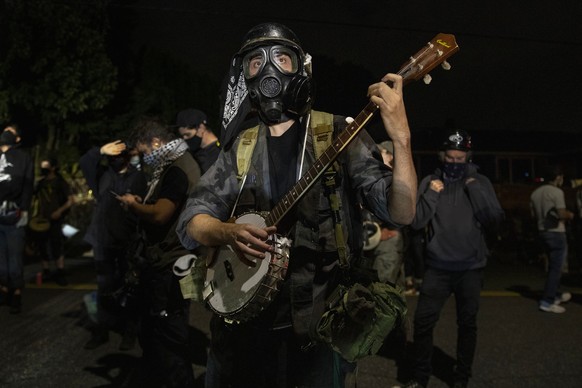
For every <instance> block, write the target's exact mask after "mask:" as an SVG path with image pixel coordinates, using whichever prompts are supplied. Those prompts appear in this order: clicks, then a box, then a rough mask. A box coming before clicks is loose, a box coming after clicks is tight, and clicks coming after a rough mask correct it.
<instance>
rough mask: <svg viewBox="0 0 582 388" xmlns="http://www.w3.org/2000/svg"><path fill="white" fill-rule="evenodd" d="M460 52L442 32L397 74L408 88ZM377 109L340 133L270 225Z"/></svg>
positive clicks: (269, 222) (365, 111)
mask: <svg viewBox="0 0 582 388" xmlns="http://www.w3.org/2000/svg"><path fill="white" fill-rule="evenodd" d="M458 50H459V46H458V45H457V42H456V41H455V37H454V35H450V34H443V33H440V34H438V35H437V36H435V37H434V38H433V39H432V40H431V41H430V42H429V43H428V44H427V45H426V46H425V47H423V48H422V49H421V50H419V51H418V52H417V53H416V54H415V55H413V56H411V57H410V59H409V60H408V61H407V62H406V63H405V64H404V65H403V66H402V67H401V68H400V70H399V71H398V73H397V74H398V75H400V76H402V79H403V84H404V85H406V84H408V83H409V82H411V81H415V80H418V79H420V78H422V77H425V76H428V73H429V72H430V71H431V70H432V69H434V68H435V67H436V66H437V65H439V64H441V63H442V64H443V68H445V69H446V70H448V68H450V66H448V63H446V62H445V61H446V60H447V58H449V57H450V56H451V55H453V54H454V53H456V52H457V51H458ZM447 66H448V68H447ZM429 82H430V80H429V79H428V78H426V77H425V83H429ZM377 110H378V106H377V105H376V104H374V103H372V102H369V103H368V104H367V105H366V107H365V108H364V109H363V110H362V111H361V112H360V113H359V114H358V116H357V117H356V118H355V119H354V120H353V121H352V122H351V123H349V124H348V126H347V127H346V128H344V129H343V130H342V131H341V132H340V133H339V134H338V136H337V137H336V138H335V139H334V140H333V142H332V144H331V145H330V146H329V147H328V148H327V149H326V150H325V151H324V152H323V154H322V155H321V156H319V158H317V160H316V161H315V162H314V163H313V165H312V166H311V167H310V168H309V169H308V170H307V171H306V172H305V174H304V175H303V176H302V177H301V179H299V180H298V181H297V182H296V183H295V184H294V185H293V187H291V189H290V190H289V191H288V192H287V193H286V194H285V195H284V196H283V198H281V200H280V201H279V202H278V203H277V205H275V207H274V208H273V209H272V210H271V211H270V212H269V214H268V215H267V216H266V217H265V221H266V224H267V225H278V224H279V223H280V222H281V221H282V220H283V218H284V217H285V216H286V215H287V214H288V213H289V211H290V210H291V209H292V208H293V207H294V206H295V205H296V204H297V203H298V202H299V200H300V199H301V198H302V197H303V196H304V195H305V193H306V192H307V191H308V190H309V189H310V188H311V187H312V186H313V185H314V184H315V182H317V181H318V180H319V178H320V177H321V175H322V174H323V173H324V172H325V171H326V170H327V169H328V168H329V167H330V166H331V165H332V163H333V162H334V161H335V160H336V159H337V158H338V156H339V155H340V153H341V152H342V151H343V150H344V149H345V148H346V147H347V146H348V145H349V144H350V143H351V141H352V140H353V139H354V138H355V137H356V136H357V135H358V133H360V131H361V130H362V129H363V128H364V126H365V125H366V124H367V123H368V121H369V120H370V119H371V118H372V116H373V115H374V113H375V112H376V111H377Z"/></svg>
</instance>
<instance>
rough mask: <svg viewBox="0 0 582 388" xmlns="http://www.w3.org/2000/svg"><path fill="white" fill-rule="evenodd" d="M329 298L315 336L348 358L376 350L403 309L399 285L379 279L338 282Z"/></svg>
mask: <svg viewBox="0 0 582 388" xmlns="http://www.w3.org/2000/svg"><path fill="white" fill-rule="evenodd" d="M329 300H330V301H331V302H329V304H328V306H329V308H328V309H327V311H326V312H325V313H324V314H323V315H322V317H321V318H320V320H319V322H318V324H317V327H316V331H317V335H318V337H319V338H318V339H319V340H320V341H323V342H325V343H327V344H328V345H329V346H330V347H331V348H332V349H333V350H335V351H336V352H338V353H339V354H340V355H341V356H342V357H343V358H345V359H346V360H348V361H351V362H354V361H357V360H359V359H361V358H363V357H366V356H372V355H374V354H376V353H377V352H378V350H379V349H380V347H381V346H382V344H383V342H384V340H385V339H386V337H387V336H388V335H389V334H390V332H391V331H392V330H394V329H395V328H396V327H399V326H400V325H402V323H403V321H404V317H405V316H406V312H407V307H406V299H405V298H404V292H403V290H402V288H401V287H398V286H392V285H390V284H386V283H381V282H372V283H370V285H368V286H367V287H366V286H364V285H362V284H360V283H355V284H354V285H352V286H350V287H345V286H339V287H338V288H337V289H336V290H335V291H334V294H333V295H332V297H330V298H329Z"/></svg>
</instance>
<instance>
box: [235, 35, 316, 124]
mask: <svg viewBox="0 0 582 388" xmlns="http://www.w3.org/2000/svg"><path fill="white" fill-rule="evenodd" d="M301 60H302V58H301V57H300V55H299V54H298V53H297V51H296V50H294V49H292V48H290V47H287V46H284V45H272V46H259V47H255V48H253V49H252V50H250V51H248V52H247V53H246V54H244V57H243V72H244V77H245V80H246V85H247V88H248V91H249V97H250V100H251V103H252V105H253V106H254V107H255V108H256V109H257V110H258V111H259V115H260V116H261V119H262V120H263V121H265V122H266V123H267V124H277V123H281V122H285V121H287V120H289V119H291V118H292V119H297V118H298V117H300V116H302V115H304V114H305V113H307V111H308V110H309V108H310V106H311V94H312V87H311V79H310V77H308V76H307V75H305V72H304V64H303V63H301Z"/></svg>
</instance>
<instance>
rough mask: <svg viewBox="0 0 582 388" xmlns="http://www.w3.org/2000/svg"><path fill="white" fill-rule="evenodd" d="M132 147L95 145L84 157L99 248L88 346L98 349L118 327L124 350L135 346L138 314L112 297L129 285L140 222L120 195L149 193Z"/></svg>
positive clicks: (93, 239) (91, 239) (93, 238)
mask: <svg viewBox="0 0 582 388" xmlns="http://www.w3.org/2000/svg"><path fill="white" fill-rule="evenodd" d="M131 151H132V150H131V149H129V148H128V147H127V145H126V144H125V143H124V142H122V141H121V140H116V141H113V142H110V143H107V144H104V145H103V146H101V147H93V148H91V149H90V150H89V151H87V152H86V153H85V154H84V155H83V156H81V159H80V160H79V166H80V168H81V171H82V172H83V175H84V177H85V179H86V181H87V186H88V187H89V189H90V190H91V191H92V192H93V197H94V198H95V205H94V208H93V215H92V217H91V224H90V225H89V228H88V230H87V233H86V235H85V241H87V242H88V243H89V244H91V246H92V247H93V257H94V259H95V270H96V272H97V322H95V327H93V328H92V331H91V339H90V340H89V341H88V342H87V343H86V344H85V346H84V347H85V349H95V348H96V347H98V346H100V345H102V344H104V343H106V342H107V341H108V340H109V331H110V330H111V328H112V327H115V326H117V327H121V328H122V330H123V338H122V340H121V343H120V345H119V348H120V350H129V349H131V348H133V346H134V345H135V339H136V330H137V329H136V322H135V319H134V317H132V316H131V315H130V314H127V313H126V312H120V311H119V309H115V308H114V306H115V305H114V301H113V300H112V299H113V297H112V296H113V294H114V292H115V291H116V290H118V289H119V288H120V287H121V286H122V284H123V279H124V276H125V273H126V271H127V260H126V252H127V249H128V247H129V242H130V241H131V240H132V239H133V238H134V236H135V233H136V230H137V221H138V220H137V216H136V215H135V214H133V213H130V212H126V211H124V210H123V209H122V207H121V206H120V203H119V201H118V200H117V198H116V195H121V194H125V193H132V194H135V195H138V196H140V197H143V196H144V195H145V193H146V189H147V180H146V176H145V174H144V173H143V172H142V171H140V170H138V169H137V168H136V167H135V166H134V165H132V164H131V158H132V152H131ZM135 156H137V155H135ZM137 157H138V161H139V156H137ZM104 159H105V160H106V161H107V162H106V163H103V161H104Z"/></svg>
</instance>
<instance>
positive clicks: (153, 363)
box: [138, 269, 194, 388]
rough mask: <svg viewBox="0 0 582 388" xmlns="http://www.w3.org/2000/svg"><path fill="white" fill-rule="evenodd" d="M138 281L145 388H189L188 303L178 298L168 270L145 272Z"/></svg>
mask: <svg viewBox="0 0 582 388" xmlns="http://www.w3.org/2000/svg"><path fill="white" fill-rule="evenodd" d="M141 281H142V285H143V290H144V305H143V306H142V311H141V317H140V327H139V333H138V335H139V342H140V345H141V347H142V349H143V361H144V364H145V365H144V367H145V368H144V369H145V373H146V375H147V378H146V381H147V382H148V387H180V388H183V387H192V386H193V385H194V375H193V373H192V362H191V360H190V357H189V354H190V353H189V347H188V346H189V341H188V340H189V331H190V327H189V325H188V318H189V307H190V301H189V300H185V299H184V298H182V293H181V292H180V285H179V283H178V279H177V278H176V277H175V276H174V274H173V273H172V271H171V270H170V269H166V270H163V271H155V272H152V271H148V273H146V274H144V275H143V277H142V279H141Z"/></svg>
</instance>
